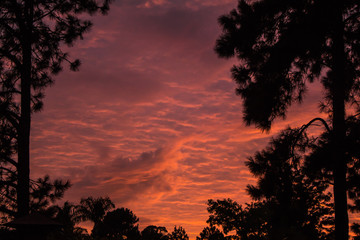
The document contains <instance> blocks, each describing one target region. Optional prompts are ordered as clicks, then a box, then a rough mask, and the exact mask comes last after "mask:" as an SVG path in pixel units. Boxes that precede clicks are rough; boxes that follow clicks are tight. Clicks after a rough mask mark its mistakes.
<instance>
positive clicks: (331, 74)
mask: <svg viewBox="0 0 360 240" xmlns="http://www.w3.org/2000/svg"><path fill="white" fill-rule="evenodd" d="M219 22H220V24H221V26H222V29H223V33H222V34H221V36H220V37H219V39H218V40H217V42H216V47H215V50H216V52H217V53H218V55H219V56H220V57H224V58H231V57H237V58H238V59H239V61H240V64H239V65H238V66H234V67H233V68H232V75H233V78H234V80H235V81H236V82H237V84H238V87H237V93H238V94H239V95H240V96H241V97H242V98H243V100H244V103H243V105H244V110H243V111H244V121H245V122H246V123H247V124H249V125H250V124H254V125H256V126H257V127H259V128H261V129H262V130H269V129H270V127H271V124H272V122H273V121H274V119H276V118H278V117H285V116H286V111H287V109H288V107H289V106H290V105H291V104H292V103H293V102H297V101H298V102H301V100H302V99H303V97H304V93H305V92H306V86H307V84H308V83H309V82H313V81H314V80H319V81H321V83H322V85H323V87H324V90H325V96H324V104H323V106H324V109H325V110H327V111H328V113H329V116H330V118H331V134H332V138H331V144H332V146H333V147H332V162H333V163H334V164H333V169H332V171H333V178H334V179H333V181H334V202H335V216H336V219H335V226H336V227H335V228H336V233H335V235H336V239H337V240H340V239H342V240H345V239H348V236H349V234H348V229H349V227H348V214H347V196H346V172H347V166H346V161H345V150H344V138H345V116H346V108H345V106H346V103H357V102H358V95H359V89H360V88H359V84H360V79H359V76H360V72H359V70H360V69H359V62H360V41H359V35H360V6H359V2H358V1H355V0H346V1H343V0H315V1H308V0H290V1H289V0H280V1H279V0H259V1H245V0H239V4H238V7H237V9H234V10H233V11H231V12H230V14H228V15H224V16H222V17H220V18H219Z"/></svg>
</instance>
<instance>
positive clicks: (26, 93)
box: [17, 0, 33, 217]
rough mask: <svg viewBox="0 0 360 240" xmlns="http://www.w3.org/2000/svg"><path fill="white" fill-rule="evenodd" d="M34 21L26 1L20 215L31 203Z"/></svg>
mask: <svg viewBox="0 0 360 240" xmlns="http://www.w3.org/2000/svg"><path fill="white" fill-rule="evenodd" d="M32 21H33V1H31V0H30V1H25V8H24V21H23V24H22V25H23V26H22V28H23V29H22V30H23V36H22V43H21V44H22V55H23V62H22V70H21V113H20V114H21V116H20V123H19V132H18V169H17V170H18V186H17V204H18V217H20V216H25V215H28V214H29V211H30V210H29V203H30V193H29V188H30V124H31V66H32V62H31V55H32V52H31V39H32V24H33V23H32Z"/></svg>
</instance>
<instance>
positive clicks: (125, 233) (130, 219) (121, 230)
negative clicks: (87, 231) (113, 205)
mask: <svg viewBox="0 0 360 240" xmlns="http://www.w3.org/2000/svg"><path fill="white" fill-rule="evenodd" d="M138 221H139V218H137V217H136V216H135V215H134V213H133V212H132V211H131V210H129V209H127V208H118V209H116V210H114V211H110V212H108V213H107V214H106V215H105V217H104V219H103V221H102V222H101V223H100V224H98V225H96V228H95V227H94V229H93V237H94V238H95V239H107V240H120V239H123V240H125V239H129V240H139V239H140V231H139V226H138V225H137V222H138Z"/></svg>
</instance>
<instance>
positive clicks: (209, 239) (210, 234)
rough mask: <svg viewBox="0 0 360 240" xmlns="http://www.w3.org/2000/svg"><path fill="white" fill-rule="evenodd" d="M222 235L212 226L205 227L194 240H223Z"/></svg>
mask: <svg viewBox="0 0 360 240" xmlns="http://www.w3.org/2000/svg"><path fill="white" fill-rule="evenodd" d="M225 239H226V238H225V236H224V234H223V233H222V232H221V231H220V230H219V229H217V228H215V227H214V226H212V227H205V228H204V229H203V230H202V231H201V233H200V236H199V237H196V240H225Z"/></svg>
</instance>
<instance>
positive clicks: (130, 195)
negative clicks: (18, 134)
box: [31, 0, 321, 239]
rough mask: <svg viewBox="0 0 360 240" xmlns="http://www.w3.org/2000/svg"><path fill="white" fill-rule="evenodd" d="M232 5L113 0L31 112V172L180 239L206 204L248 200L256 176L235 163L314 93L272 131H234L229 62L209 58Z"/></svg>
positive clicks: (300, 112)
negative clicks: (104, 199)
mask: <svg viewBox="0 0 360 240" xmlns="http://www.w3.org/2000/svg"><path fill="white" fill-rule="evenodd" d="M147 2H148V3H149V7H139V6H144V4H146V3H147ZM233 7H235V6H234V2H233V1H220V0H202V1H200V0H199V1H197V0H193V1H190V0H186V1H184V0H174V1H150V0H148V1H147V0H122V1H115V3H114V4H113V7H112V9H111V11H110V13H109V15H108V16H106V17H96V18H95V19H94V27H93V29H92V31H91V32H90V33H88V34H86V35H85V36H84V37H85V40H84V41H81V42H78V43H77V44H76V45H75V46H74V48H71V49H69V51H70V56H72V57H74V58H77V57H79V58H80V59H81V60H82V66H81V68H80V71H79V72H75V73H73V72H69V71H67V70H64V72H63V73H61V74H60V75H59V76H58V77H57V78H56V82H55V85H54V86H53V87H51V88H49V89H47V90H46V95H47V96H46V98H45V108H44V110H43V111H42V112H40V113H37V114H34V115H33V118H32V130H31V134H32V137H31V159H32V160H31V174H32V176H33V177H38V176H41V175H44V174H50V176H52V177H53V178H57V177H59V178H63V179H70V180H71V181H72V182H73V183H74V186H73V187H72V188H71V189H70V190H69V191H68V193H67V194H66V196H65V198H66V199H67V200H71V201H73V202H78V201H79V200H80V198H81V197H87V196H91V195H97V196H106V195H109V196H110V197H111V198H112V199H113V200H114V201H115V203H116V205H117V206H118V207H121V206H124V207H128V208H130V209H131V210H133V211H134V212H135V213H136V215H137V216H138V217H139V218H140V221H141V222H140V223H141V224H142V226H144V225H146V224H155V225H161V226H166V227H167V228H168V229H169V230H170V229H172V227H173V225H182V226H184V227H185V229H186V230H187V231H188V232H189V233H191V239H194V238H195V236H196V235H197V234H198V233H199V232H200V231H201V229H202V227H204V226H205V225H206V223H205V221H206V218H207V212H206V201H207V199H209V198H215V199H216V198H227V197H231V198H233V199H234V200H237V201H238V202H239V203H243V202H245V201H248V200H249V198H248V196H247V195H246V193H245V191H244V189H245V186H246V185H247V184H249V183H253V182H254V181H255V179H254V177H253V176H251V175H250V174H249V172H248V171H247V169H246V167H245V165H244V161H245V160H246V158H247V157H248V156H251V155H253V154H254V152H255V151H256V150H260V149H261V148H263V147H264V146H265V145H266V143H267V142H268V140H269V138H270V137H271V136H272V134H276V133H277V132H278V131H279V130H281V129H282V128H284V126H286V125H292V126H298V125H299V124H300V125H301V124H303V123H304V122H306V121H308V120H310V119H311V118H312V117H313V112H316V111H317V108H316V105H317V99H319V96H321V92H320V90H319V88H317V87H311V89H310V91H309V93H308V98H305V101H304V103H303V105H301V106H300V107H299V106H297V105H295V106H293V107H292V108H291V109H290V110H289V117H288V118H287V119H286V120H279V121H277V122H275V125H274V127H273V129H272V131H271V134H262V133H261V132H260V131H259V130H258V129H255V128H254V127H247V126H245V124H244V123H243V122H242V102H241V98H240V97H238V96H236V95H235V93H234V92H235V88H236V84H235V83H234V82H233V81H232V80H231V76H230V72H229V70H230V68H231V66H232V65H233V64H235V63H237V61H236V59H234V60H230V61H229V60H224V59H218V58H217V56H216V54H215V53H214V51H213V47H214V44H215V40H216V38H217V36H218V35H219V33H220V29H219V27H218V25H217V18H218V17H219V16H220V15H221V14H224V13H227V12H229V11H230V10H231V9H232V8H233ZM313 90H314V91H313Z"/></svg>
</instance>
